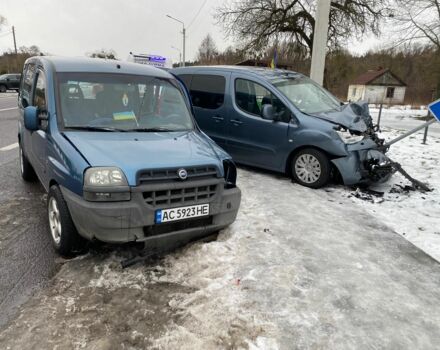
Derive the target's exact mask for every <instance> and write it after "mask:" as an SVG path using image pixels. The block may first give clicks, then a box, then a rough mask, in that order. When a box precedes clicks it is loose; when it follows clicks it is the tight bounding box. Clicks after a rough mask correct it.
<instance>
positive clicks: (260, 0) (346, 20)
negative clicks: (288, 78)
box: [218, 0, 392, 52]
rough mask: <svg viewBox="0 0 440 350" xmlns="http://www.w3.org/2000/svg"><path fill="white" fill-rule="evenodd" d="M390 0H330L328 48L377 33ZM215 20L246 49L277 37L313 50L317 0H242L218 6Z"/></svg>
mask: <svg viewBox="0 0 440 350" xmlns="http://www.w3.org/2000/svg"><path fill="white" fill-rule="evenodd" d="M391 1H392V0H333V1H332V2H331V9H330V26H329V41H328V45H329V47H330V48H338V47H340V46H342V44H346V42H347V40H348V39H349V38H352V37H353V36H354V37H357V38H359V37H361V36H362V35H363V34H366V33H373V34H375V35H378V34H379V33H380V23H381V20H382V19H383V18H386V17H388V16H389V15H390V13H391V10H390V2H391ZM218 12H219V17H218V23H219V24H221V25H222V26H223V28H224V31H225V33H226V34H228V35H233V36H234V37H235V38H236V39H237V40H238V41H239V42H240V43H241V44H242V46H243V48H244V49H245V50H246V51H250V52H260V51H261V50H264V49H265V47H267V46H270V45H273V44H274V43H277V42H279V41H284V42H296V43H298V44H299V45H301V46H303V47H304V48H305V49H306V50H307V51H308V52H311V51H312V46H313V31H314V26H315V18H314V15H315V12H316V1H311V0H242V1H234V2H232V3H227V4H225V5H223V6H221V7H220V8H218Z"/></svg>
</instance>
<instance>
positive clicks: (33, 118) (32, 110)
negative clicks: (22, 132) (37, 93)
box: [24, 106, 38, 131]
mask: <svg viewBox="0 0 440 350" xmlns="http://www.w3.org/2000/svg"><path fill="white" fill-rule="evenodd" d="M24 127H25V128H26V129H27V130H29V131H35V130H38V109H37V107H35V106H28V107H26V108H25V109H24Z"/></svg>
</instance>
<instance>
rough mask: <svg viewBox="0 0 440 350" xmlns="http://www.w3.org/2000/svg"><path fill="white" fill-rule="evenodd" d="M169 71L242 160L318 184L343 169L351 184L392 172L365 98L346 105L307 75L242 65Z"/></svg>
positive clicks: (211, 130)
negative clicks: (180, 82)
mask: <svg viewBox="0 0 440 350" xmlns="http://www.w3.org/2000/svg"><path fill="white" fill-rule="evenodd" d="M171 72H173V74H175V75H177V76H178V77H179V78H180V79H181V80H182V81H183V82H184V83H185V85H186V86H187V88H188V90H189V91H190V94H191V100H192V104H193V107H194V112H195V117H196V120H197V123H198V124H199V126H200V128H201V129H202V130H203V131H205V132H206V133H207V134H208V136H210V137H211V138H212V139H213V140H214V141H216V142H217V144H218V145H220V146H221V147H222V148H224V149H225V150H226V151H227V152H228V153H229V154H230V155H231V156H232V157H233V159H234V160H235V161H236V162H237V163H242V164H246V165H251V166H256V167H261V168H265V169H269V170H274V171H278V172H283V173H287V174H289V175H291V176H292V177H293V179H294V180H295V181H296V182H298V183H300V184H301V185H304V186H308V187H312V188H318V187H321V186H324V185H325V184H326V183H327V182H328V181H329V180H330V178H331V177H332V176H337V175H339V176H340V177H341V178H342V180H343V182H344V183H345V184H346V185H351V184H356V183H360V182H371V181H384V180H386V179H387V178H388V177H389V176H390V175H391V173H392V167H391V165H390V161H389V159H388V158H387V157H386V156H385V154H384V153H385V152H386V151H387V149H386V147H385V146H384V140H382V139H379V138H378V137H377V135H376V128H375V127H374V126H373V123H372V119H371V116H370V114H369V111H368V105H367V104H366V103H364V104H358V103H352V104H348V105H344V104H342V103H340V101H338V100H337V99H336V98H335V97H334V96H332V95H331V94H330V93H329V92H328V91H327V90H325V89H323V88H322V87H321V86H319V85H317V84H315V83H314V82H313V81H312V80H311V79H309V78H307V77H306V76H304V75H302V74H299V73H295V72H292V71H287V70H281V69H268V68H258V67H241V66H207V67H203V66H197V67H184V68H176V69H173V70H172V71H171Z"/></svg>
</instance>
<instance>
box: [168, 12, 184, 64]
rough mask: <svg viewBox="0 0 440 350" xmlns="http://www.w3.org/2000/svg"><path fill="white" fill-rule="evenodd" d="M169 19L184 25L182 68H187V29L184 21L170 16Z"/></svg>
mask: <svg viewBox="0 0 440 350" xmlns="http://www.w3.org/2000/svg"><path fill="white" fill-rule="evenodd" d="M167 17H168V18H171V19H172V20H175V21H176V22H179V23H180V24H182V26H183V28H182V35H183V48H182V56H183V57H182V67H185V36H186V28H185V23H183V21H181V20H180V19H177V18H174V17H172V16H170V15H167Z"/></svg>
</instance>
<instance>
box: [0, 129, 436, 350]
mask: <svg viewBox="0 0 440 350" xmlns="http://www.w3.org/2000/svg"><path fill="white" fill-rule="evenodd" d="M396 133H398V132H396V131H386V132H384V136H386V137H392V136H394V135H395V134H396ZM438 141H439V140H434V139H431V140H430V143H429V145H427V146H423V145H420V137H415V138H413V139H408V140H406V141H402V143H399V147H397V145H396V147H393V148H392V149H391V152H390V157H392V158H393V159H394V160H396V161H399V162H401V163H402V165H403V167H404V168H405V169H406V170H407V171H408V172H409V173H410V174H411V175H413V176H414V177H416V178H418V179H419V180H422V181H427V182H429V183H430V185H431V186H432V187H434V188H435V190H434V191H433V192H430V193H427V194H421V193H418V192H411V191H410V192H409V193H408V194H406V193H400V192H399V193H392V192H390V189H391V188H393V185H394V184H401V185H403V186H404V185H406V184H407V182H406V180H403V179H400V178H399V176H398V175H396V176H394V177H393V179H392V180H391V182H390V183H388V184H384V185H381V186H379V188H378V190H381V191H385V192H386V193H385V194H384V196H383V198H380V197H369V199H371V200H372V201H369V200H362V199H359V198H356V197H354V196H353V194H354V193H355V191H354V190H353V189H349V188H344V187H343V186H330V187H328V188H325V189H322V190H316V191H314V190H310V189H307V188H304V187H301V186H299V185H297V184H292V183H291V181H290V180H289V179H287V178H286V177H284V176H281V175H275V174H272V173H267V172H264V171H259V170H256V169H247V168H244V169H240V170H239V186H240V187H241V189H242V191H243V201H242V205H241V208H240V212H239V215H238V218H237V221H236V222H235V223H234V224H233V225H231V226H230V227H229V228H228V229H226V230H224V231H223V232H222V233H221V234H220V235H219V238H218V240H217V241H214V242H210V243H195V244H192V245H188V246H187V247H185V248H183V249H180V250H179V251H176V252H174V253H172V254H169V255H167V256H166V257H165V258H164V259H162V260H160V261H157V262H154V263H152V264H150V265H137V266H135V267H133V268H129V269H126V270H122V269H121V268H120V264H119V262H120V261H121V259H122V258H123V256H126V255H127V254H128V253H130V249H129V248H123V247H119V248H117V249H115V248H113V247H110V248H109V247H103V248H102V249H100V250H98V251H95V252H91V253H89V254H88V255H86V256H84V257H81V258H78V259H74V260H71V261H67V262H65V263H64V264H63V266H62V267H61V269H60V271H59V273H58V274H57V275H56V276H55V278H54V280H53V281H52V285H51V287H50V288H48V289H46V290H45V291H42V292H41V293H40V294H38V295H36V296H35V297H34V298H33V299H32V300H31V301H29V302H28V303H27V304H26V305H24V306H23V307H22V308H21V311H20V314H19V316H18V317H17V319H15V320H14V321H13V322H11V323H10V324H9V325H8V327H7V328H5V329H3V330H1V331H0V348H2V349H20V350H22V349H33V348H46V349H89V348H90V349H112V348H122V349H144V348H151V349H176V348H179V349H292V348H297V349H305V348H332V349H335V348H341V349H342V348H343V349H359V348H398V349H414V348H424V349H431V348H432V349H434V348H435V347H436V346H437V345H438V343H439V341H440V305H439V303H438V300H439V299H440V288H439V284H440V281H439V277H438V276H439V272H440V265H439V264H438V263H437V262H435V261H433V260H432V259H430V258H429V257H428V256H427V255H425V254H424V253H423V252H422V251H420V250H419V249H417V248H416V247H414V246H413V245H412V244H409V243H408V242H406V241H405V240H404V239H402V237H401V236H399V235H397V234H395V233H394V231H393V230H395V231H397V232H399V233H401V234H402V235H403V232H405V236H404V237H405V238H406V239H409V240H411V242H414V243H417V244H419V245H422V246H423V244H424V247H425V248H426V249H427V250H428V252H430V251H431V252H430V254H431V255H435V254H437V252H438V251H439V250H438V248H439V247H440V243H439V244H438V241H437V240H436V239H435V238H436V237H437V234H436V233H435V232H436V231H435V230H436V229H437V227H438V220H436V219H437V218H438V217H439V212H438V210H439V205H440V201H439V188H440V183H439V180H438V179H437V178H436V175H437V174H439V166H440V165H439V159H440V154H439V142H438ZM400 181H402V183H400ZM394 188H396V187H395V186H394ZM397 188H398V187H397ZM422 197H424V198H425V199H423V198H422ZM410 214H411V215H410ZM436 223H437V226H436ZM419 227H423V228H424V230H419ZM426 242H430V243H429V244H427V243H426Z"/></svg>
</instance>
